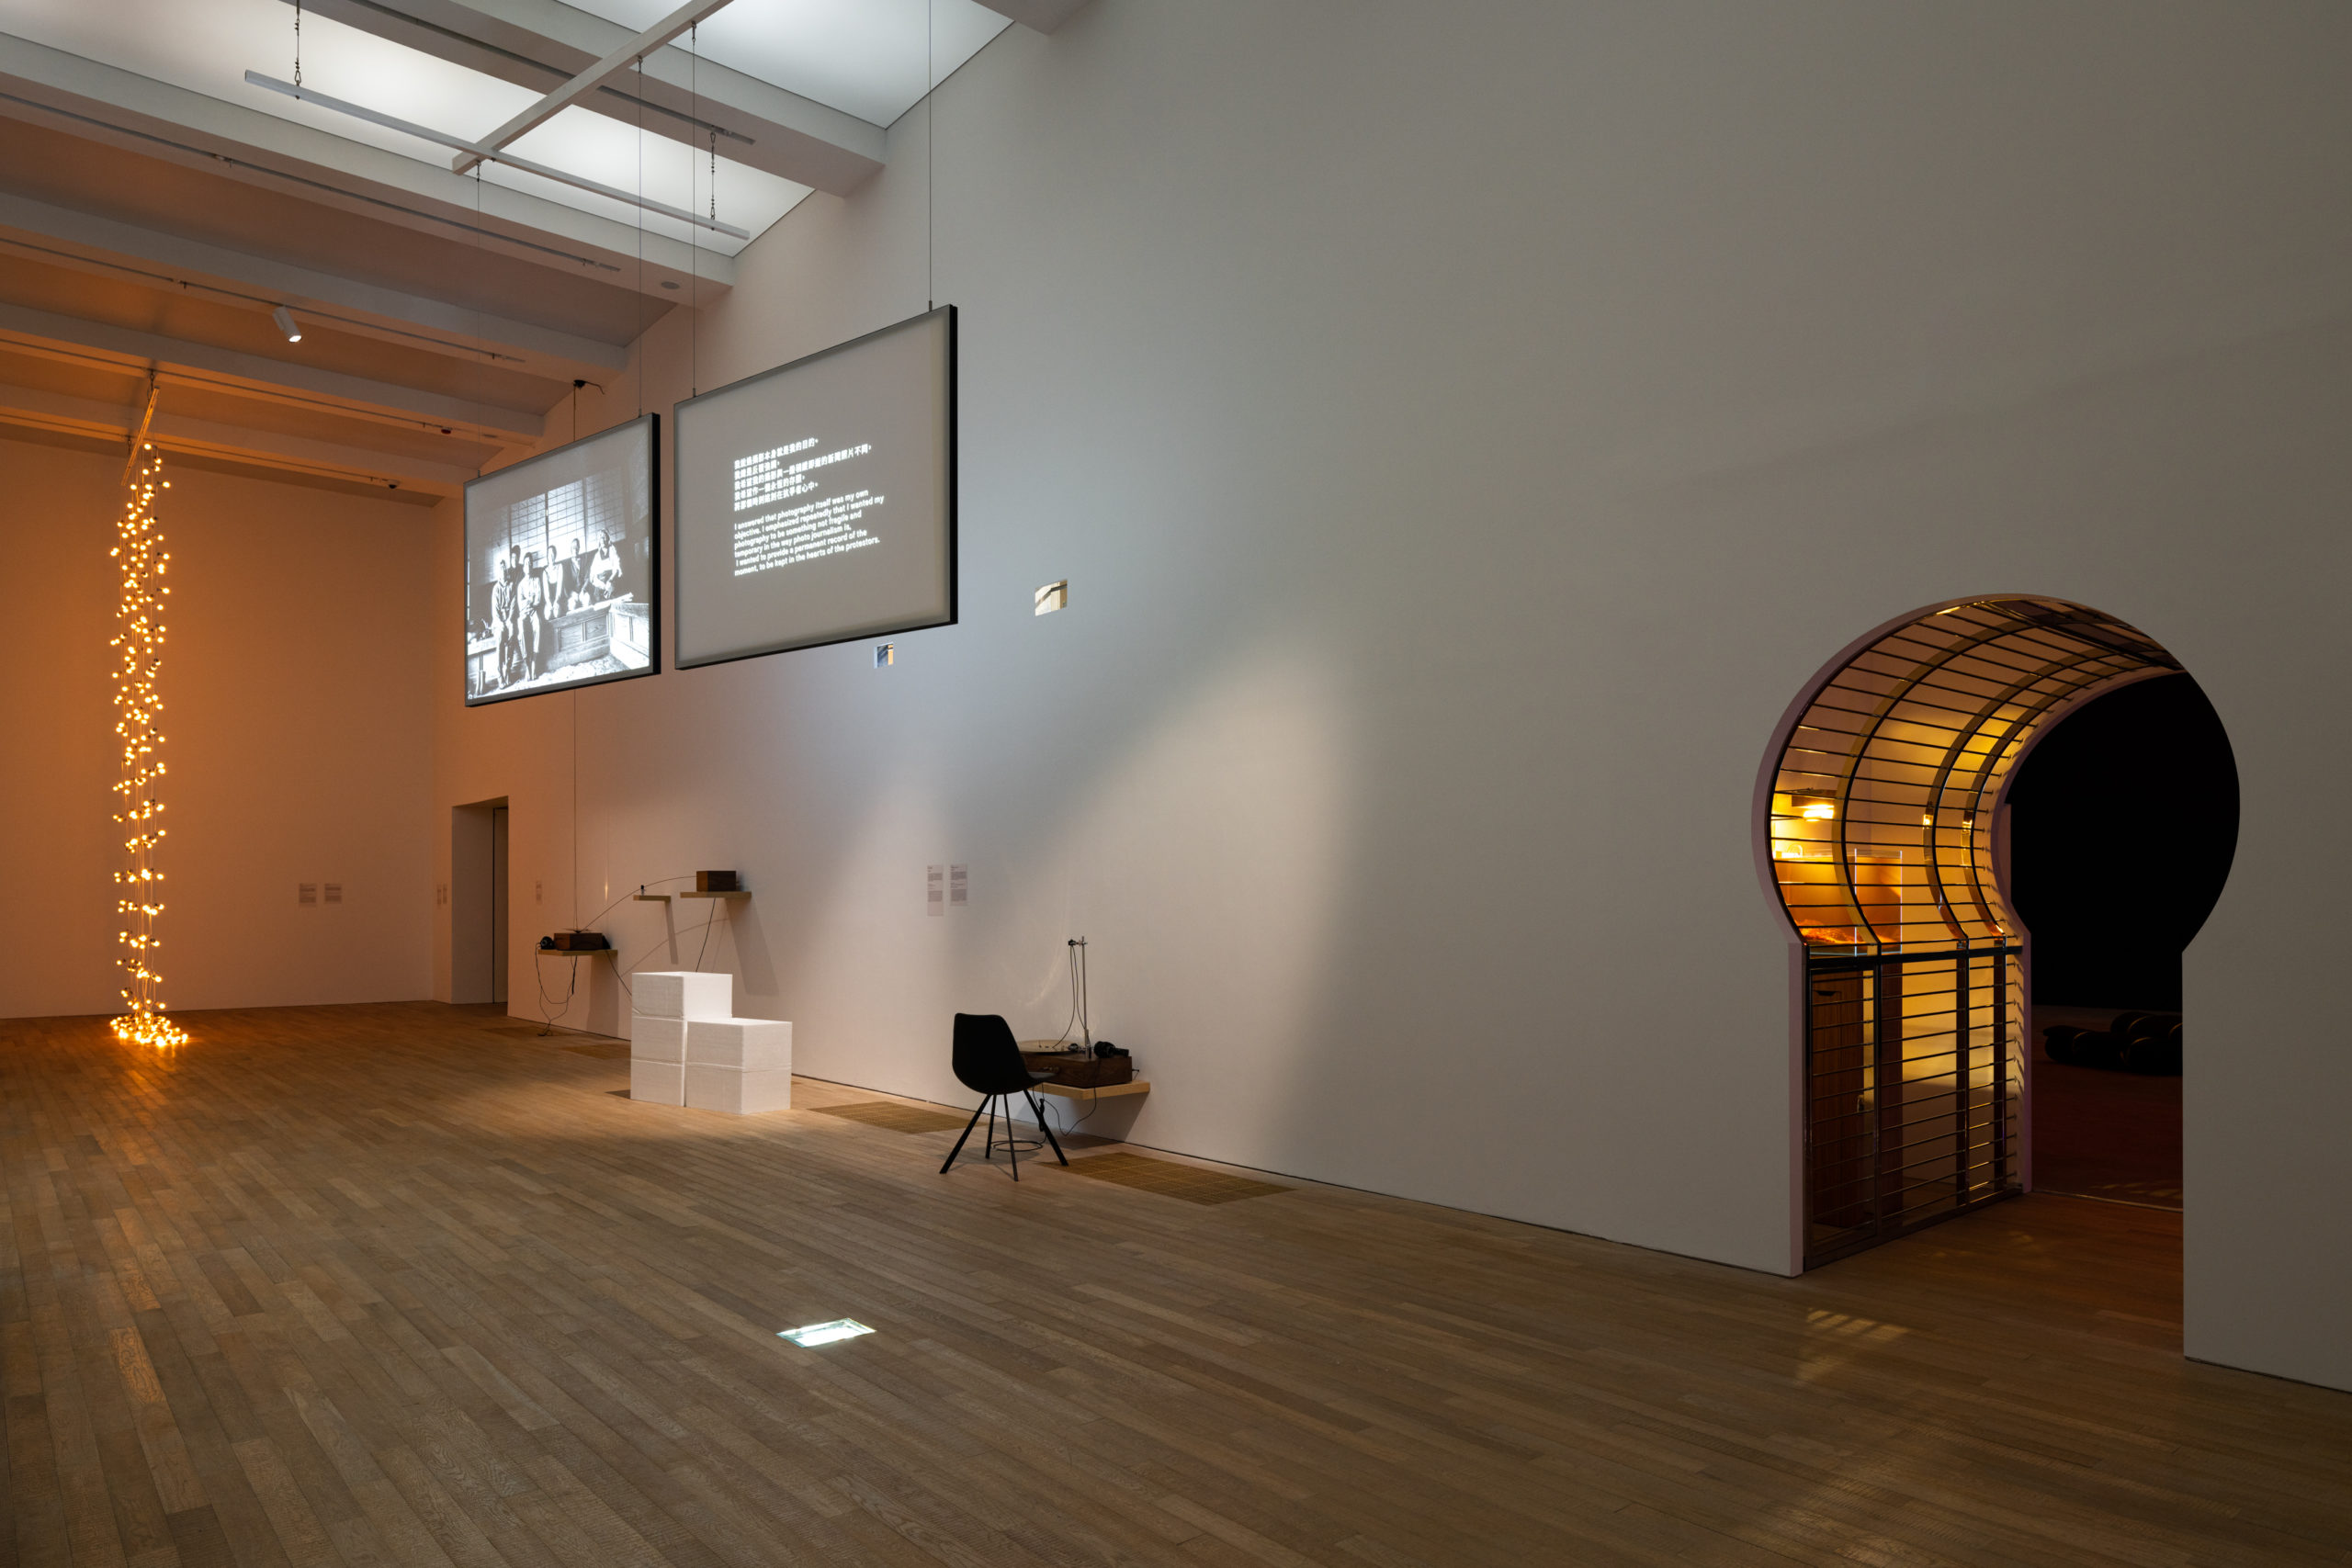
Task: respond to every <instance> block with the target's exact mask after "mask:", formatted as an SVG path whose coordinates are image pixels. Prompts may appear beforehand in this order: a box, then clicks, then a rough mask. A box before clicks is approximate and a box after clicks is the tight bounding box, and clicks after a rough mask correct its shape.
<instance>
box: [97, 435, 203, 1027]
mask: <svg viewBox="0 0 2352 1568" xmlns="http://www.w3.org/2000/svg"><path fill="white" fill-rule="evenodd" d="M163 468H164V460H163V457H162V455H161V454H160V453H158V452H157V451H156V450H155V448H154V447H153V446H152V445H149V446H145V447H143V448H142V449H141V452H140V455H139V465H138V468H137V477H136V478H135V479H132V481H131V485H130V497H129V499H128V500H126V501H125V502H123V508H122V519H121V522H120V523H119V525H118V535H119V536H118V537H117V539H116V541H115V547H114V552H113V553H114V558H115V562H116V564H117V565H118V566H119V567H120V568H121V569H122V596H121V599H120V601H119V603H118V604H116V606H115V619H116V622H117V624H118V626H119V628H120V635H119V636H118V637H116V638H115V639H114V647H115V650H116V652H117V653H119V655H120V656H121V657H120V658H119V660H117V661H116V664H115V693H114V705H115V726H114V732H115V736H116V738H117V739H119V740H120V741H121V742H122V776H121V777H120V778H119V779H118V780H117V781H116V783H115V786H114V788H115V793H116V794H117V795H119V796H120V797H121V802H120V805H121V809H120V810H119V811H118V812H117V813H116V814H115V820H116V821H117V822H119V823H121V824H122V826H123V840H122V852H123V861H124V867H123V869H122V870H120V871H118V872H116V873H115V874H114V879H115V883H116V885H117V886H118V888H119V895H120V896H119V898H118V899H117V901H116V905H115V907H116V908H117V909H119V911H120V912H121V915H122V930H121V931H120V932H119V933H118V935H119V941H120V942H121V943H122V954H121V956H120V957H119V959H118V960H117V962H118V963H119V964H120V965H121V967H122V972H123V975H124V977H125V980H126V984H125V985H124V986H123V987H122V1000H123V1005H124V1007H125V1009H126V1011H125V1012H124V1013H123V1014H122V1015H121V1016H120V1017H119V1018H117V1019H116V1020H115V1021H114V1032H115V1035H116V1037H117V1038H119V1039H121V1040H125V1041H129V1042H130V1043H133V1044H138V1045H180V1044H185V1043H187V1032H186V1031H184V1030H182V1029H181V1028H180V1027H179V1026H178V1025H177V1024H175V1023H173V1022H171V1021H169V1020H167V1019H165V1018H164V1003H163V987H164V977H163V976H161V975H159V974H157V973H156V972H155V964H154V958H155V950H156V947H157V946H158V945H159V944H158V943H157V942H156V940H155V918H156V917H157V916H159V915H161V914H162V913H163V912H164V898H163V888H162V883H163V880H164V874H163V873H162V872H160V871H157V870H156V869H155V852H156V850H157V848H158V847H160V846H161V845H162V843H163V841H164V829H163V828H162V826H161V825H159V824H158V823H157V821H156V818H158V817H160V816H162V815H163V811H164V803H163V802H162V801H161V800H159V799H157V798H156V796H157V795H158V794H159V793H160V791H159V790H158V788H157V786H158V784H159V783H160V782H161V780H162V779H163V776H164V761H163V759H162V757H160V756H158V755H157V752H158V750H160V749H161V748H162V746H163V744H164V736H163V732H162V731H161V730H160V729H158V728H156V723H157V719H158V716H160V715H161V714H162V713H163V711H164V703H163V699H162V697H161V696H159V695H158V694H157V691H156V677H157V676H158V675H159V674H160V673H161V672H162V670H163V664H164V599H165V597H167V596H168V595H169V594H170V593H171V592H172V591H171V590H170V589H169V588H167V587H165V586H164V583H163V581H162V579H163V577H164V572H165V571H166V570H168V569H169V567H170V565H171V559H172V558H171V557H170V556H169V555H167V554H165V553H164V536H163V533H162V531H161V530H159V529H158V528H157V527H156V525H155V493H156V491H158V490H159V489H160V490H169V489H171V488H172V487H171V485H170V483H169V481H167V480H165V479H164V478H163V477H162V476H163Z"/></svg>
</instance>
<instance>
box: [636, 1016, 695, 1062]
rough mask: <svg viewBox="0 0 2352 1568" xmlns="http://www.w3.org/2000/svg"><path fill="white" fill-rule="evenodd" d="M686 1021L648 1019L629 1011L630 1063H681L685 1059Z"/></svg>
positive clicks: (681, 1019) (679, 1019) (677, 1019)
mask: <svg viewBox="0 0 2352 1568" xmlns="http://www.w3.org/2000/svg"><path fill="white" fill-rule="evenodd" d="M686 1029H687V1024H686V1021H685V1020H684V1019H683V1018H648V1017H646V1016H645V1015H644V1014H643V1013H641V1012H639V1013H631V1014H630V1015H629V1021H628V1055H629V1060H631V1061H633V1062H683V1061H684V1060H685V1059H686Z"/></svg>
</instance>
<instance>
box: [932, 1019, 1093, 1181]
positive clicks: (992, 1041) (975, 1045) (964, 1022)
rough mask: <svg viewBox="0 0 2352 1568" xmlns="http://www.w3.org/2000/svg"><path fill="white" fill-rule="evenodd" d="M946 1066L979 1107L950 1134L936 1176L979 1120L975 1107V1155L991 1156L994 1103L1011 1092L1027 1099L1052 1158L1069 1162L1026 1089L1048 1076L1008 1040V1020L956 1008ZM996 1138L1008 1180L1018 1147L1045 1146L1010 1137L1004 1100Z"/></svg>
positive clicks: (1015, 1174) (1016, 1166)
mask: <svg viewBox="0 0 2352 1568" xmlns="http://www.w3.org/2000/svg"><path fill="white" fill-rule="evenodd" d="M951 1065H952V1066H954V1067H955V1069H956V1078H957V1080H958V1081H960V1082H961V1083H962V1084H963V1086H964V1087H965V1088H966V1089H970V1090H971V1091H972V1092H973V1093H974V1094H977V1095H978V1096H979V1097H980V1107H979V1111H973V1112H972V1119H971V1120H970V1121H969V1122H965V1123H964V1136H963V1137H961V1138H958V1139H956V1146H955V1147H954V1148H952V1149H950V1150H948V1151H947V1163H946V1164H945V1165H943V1166H941V1167H940V1168H939V1174H940V1175H942V1176H944V1175H946V1174H947V1173H948V1171H950V1170H951V1169H953V1168H955V1165H956V1156H957V1155H960V1154H962V1153H963V1152H964V1144H965V1141H966V1139H968V1138H969V1137H971V1135H972V1129H973V1128H974V1127H976V1126H978V1125H979V1121H980V1111H987V1112H988V1117H989V1132H988V1138H987V1140H986V1142H985V1144H984V1145H983V1147H984V1152H983V1153H982V1155H981V1156H980V1157H981V1158H982V1159H994V1158H995V1157H996V1151H997V1148H998V1146H999V1142H1000V1140H999V1139H998V1137H997V1135H996V1102H997V1101H998V1100H1011V1099H1012V1097H1013V1096H1014V1095H1016V1094H1017V1095H1019V1096H1021V1098H1022V1099H1023V1100H1027V1101H1028V1102H1029V1110H1030V1113H1031V1114H1033V1115H1035V1117H1036V1118H1037V1126H1038V1128H1039V1130H1041V1131H1042V1132H1043V1133H1044V1134H1046V1145H1050V1146H1051V1147H1052V1149H1053V1151H1054V1157H1055V1158H1056V1159H1057V1160H1059V1161H1061V1162H1062V1163H1063V1164H1064V1165H1068V1164H1069V1156H1068V1155H1065V1154H1064V1153H1062V1145H1061V1144H1060V1142H1059V1141H1058V1140H1057V1139H1056V1138H1055V1137H1054V1129H1053V1126H1052V1124H1051V1123H1050V1122H1047V1121H1046V1110H1045V1107H1044V1106H1042V1105H1040V1104H1038V1103H1037V1097H1036V1096H1035V1094H1034V1093H1032V1092H1031V1088H1032V1086H1033V1085H1035V1083H1036V1082H1037V1080H1038V1079H1040V1078H1043V1077H1051V1076H1052V1075H1050V1074H1047V1073H1033V1072H1031V1071H1030V1070H1029V1064H1028V1063H1026V1062H1024V1061H1023V1060H1022V1059H1021V1047H1020V1046H1019V1045H1018V1044H1017V1043H1014V1041H1013V1038H1012V1025H1011V1024H1009V1023H1007V1022H1005V1021H1004V1020H1003V1019H1001V1018H1000V1017H999V1016H997V1015H996V1014H995V1013H992V1012H959V1013H957V1014H956V1050H955V1056H954V1058H953V1060H952V1063H951ZM1001 1143H1002V1146H1003V1148H1004V1151H1005V1152H1006V1153H1007V1154H1008V1155H1010V1156H1012V1179H1013V1180H1015V1181H1018V1180H1020V1179H1021V1151H1022V1150H1023V1149H1024V1148H1027V1149H1034V1148H1038V1147H1040V1146H1045V1145H1039V1144H1038V1142H1037V1140H1036V1139H1035V1138H1023V1139H1016V1138H1014V1137H1013V1135H1012V1106H1011V1105H1010V1104H1008V1105H1006V1106H1005V1108H1004V1137H1003V1139H1002V1140H1001Z"/></svg>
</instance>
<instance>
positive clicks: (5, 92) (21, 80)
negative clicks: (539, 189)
mask: <svg viewBox="0 0 2352 1568" xmlns="http://www.w3.org/2000/svg"><path fill="white" fill-rule="evenodd" d="M0 115H6V116H9V117H11V118H20V119H25V120H28V121H30V122H32V123H35V124H40V125H47V126H50V127H51V128H53V129H56V130H62V131H65V132H67V133H68V134H70V135H74V136H80V137H84V138H86V139H89V140H92V141H105V142H107V143H110V144H112V145H114V146H119V147H122V148H125V149H127V150H129V151H130V152H139V153H142V154H144V155H146V156H148V157H152V158H160V159H163V160H165V161H167V162H173V163H178V164H184V165H186V166H187V167H190V168H198V169H203V170H206V171H207V172H209V173H211V174H216V175H223V176H225V177H228V178H231V179H238V180H243V181H245V182H247V183H249V184H253V185H258V186H265V187H267V188H271V189H276V190H282V191H288V192H290V193H291V194H293V195H296V196H300V197H304V198H305V199H307V200H311V201H315V202H318V203H320V204H322V205H323V206H328V207H336V208H341V209H344V210H346V211H350V212H355V213H357V214H359V215H361V216H363V217H368V218H373V219H376V220H379V221H382V222H388V223H395V224H399V225H401V227H404V228H409V229H413V230H416V231H420V232H424V233H428V234H433V235H435V236H437V237H439V238H442V239H445V240H456V241H459V242H461V243H469V244H475V243H485V244H489V245H494V246H496V247H497V248H498V249H499V250H500V251H501V252H503V254H507V255H510V256H515V257H518V258H520V259H522V260H526V261H530V262H534V263H537V264H538V265H543V266H549V267H555V268H559V269H560V270H563V271H566V272H571V273H574V274H579V273H583V272H584V273H586V274H587V275H588V276H593V277H594V278H596V279H597V280H598V281H600V282H605V283H608V284H611V285H612V286H614V287H615V288H631V289H637V290H639V291H641V292H643V293H646V294H649V295H651V296H652V297H654V298H655V299H662V300H663V301H664V302H674V301H675V299H676V294H675V293H674V291H673V290H670V289H665V288H663V287H662V286H663V285H664V284H665V283H666V284H671V285H682V284H684V283H685V282H686V281H687V280H689V279H691V278H695V277H697V276H698V277H699V278H700V280H701V288H702V292H703V295H704V297H705V298H706V299H707V298H708V297H709V295H710V293H711V290H712V289H713V288H731V287H733V285H734V282H735V262H734V258H733V257H731V256H728V255H724V254H720V253H718V252H717V251H713V250H706V249H702V248H699V247H696V246H694V245H691V244H689V243H686V242H685V241H683V240H673V239H671V238H670V237H668V236H667V235H662V234H655V233H650V232H646V231H642V230H641V229H640V228H639V226H638V225H636V224H634V223H620V222H616V221H615V220H612V219H609V218H603V217H599V216H597V215H596V214H594V213H590V212H583V211H582V210H580V209H578V208H574V207H569V206H566V205H564V204H563V203H561V202H556V201H549V200H548V199H547V198H546V197H537V196H532V195H530V194H528V193H527V192H525V191H519V190H515V189H512V188H510V187H508V186H503V185H492V184H490V183H488V182H486V181H482V180H478V179H474V178H471V177H465V176H460V175H453V174H451V173H450V172H449V171H448V170H447V168H445V167H444V166H442V165H441V164H439V163H438V162H424V161H422V160H419V159H415V158H411V157H405V156H403V155H401V154H400V153H398V152H389V151H387V150H385V149H383V148H380V147H372V146H369V145H368V144H367V143H366V142H361V141H348V140H346V139H345V138H343V137H340V136H335V135H333V134H331V133H329V132H327V131H324V130H319V129H317V128H316V127H313V126H308V125H302V124H300V123H298V122H296V121H294V120H290V119H286V118H280V117H279V116H277V115H272V114H264V113H263V112H261V111H260V110H259V109H254V108H249V107H246V106H245V105H243V104H232V103H229V102H227V101H226V100H224V99H220V98H214V97H208V96H205V95H203V94H201V93H192V92H189V91H187V89H186V88H182V87H175V86H174V85H171V84H170V83H168V82H158V81H156V80H154V79H153V78H152V77H147V76H141V75H139V74H138V73H135V72H130V71H123V70H120V69H118V68H117V67H114V66H111V65H106V64H102V63H100V62H96V61H94V60H85V59H83V58H82V57H81V56H79V55H74V54H68V53H66V52H65V51H62V50H55V49H51V48H49V47H48V46H47V45H44V44H39V43H34V42H32V41H30V40H29V39H20V38H17V37H14V36H12V35H8V34H5V33H0ZM640 246H641V247H642V251H641V255H642V261H641V262H640Z"/></svg>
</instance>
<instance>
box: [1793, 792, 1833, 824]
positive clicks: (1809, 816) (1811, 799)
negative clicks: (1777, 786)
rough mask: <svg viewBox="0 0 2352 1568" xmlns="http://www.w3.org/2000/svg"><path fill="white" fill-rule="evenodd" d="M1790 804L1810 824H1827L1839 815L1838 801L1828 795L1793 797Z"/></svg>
mask: <svg viewBox="0 0 2352 1568" xmlns="http://www.w3.org/2000/svg"><path fill="white" fill-rule="evenodd" d="M1789 801H1790V804H1792V805H1793V806H1794V807H1796V811H1797V815H1798V816H1800V817H1802V818H1804V819H1805V820H1806V821H1808V822H1827V821H1829V820H1831V819H1832V818H1835V817H1836V816H1837V815H1838V801H1837V799H1836V797H1835V796H1832V795H1791V796H1790V797H1789Z"/></svg>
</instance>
